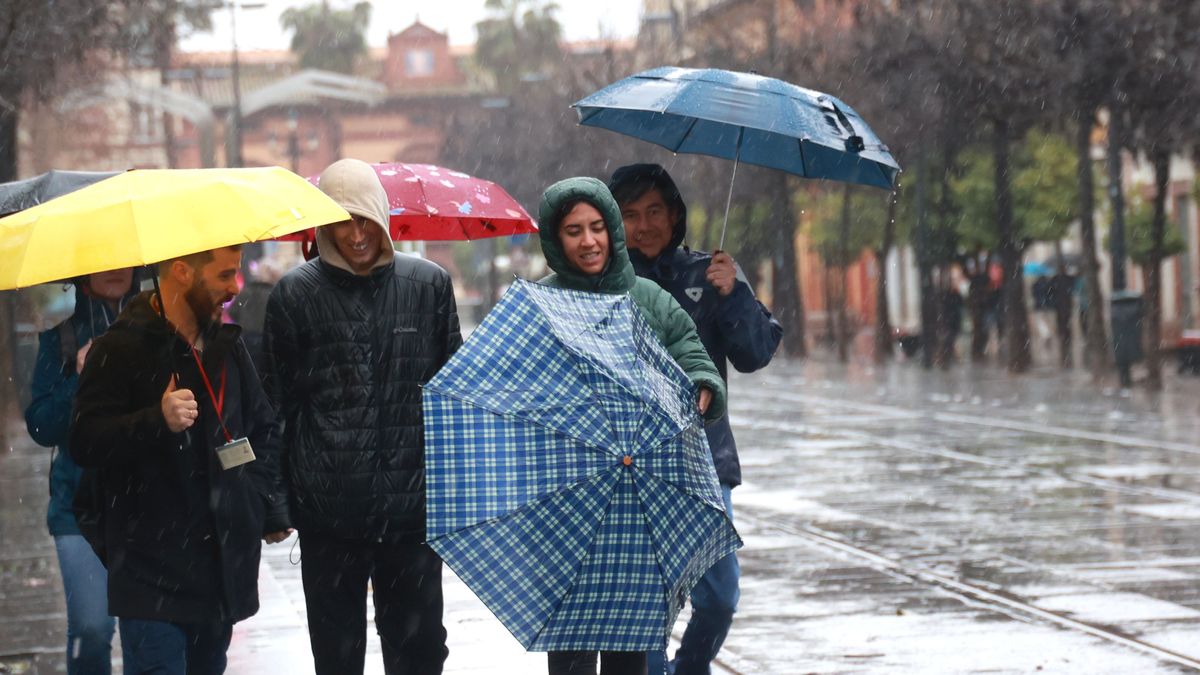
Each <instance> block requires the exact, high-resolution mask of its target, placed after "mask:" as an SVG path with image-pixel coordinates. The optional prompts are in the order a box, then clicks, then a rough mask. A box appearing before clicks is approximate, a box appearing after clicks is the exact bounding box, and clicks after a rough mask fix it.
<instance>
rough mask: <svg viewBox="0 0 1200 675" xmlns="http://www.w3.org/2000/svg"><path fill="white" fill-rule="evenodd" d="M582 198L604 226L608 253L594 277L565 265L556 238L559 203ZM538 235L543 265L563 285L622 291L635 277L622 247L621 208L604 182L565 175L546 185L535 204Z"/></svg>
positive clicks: (626, 290)
mask: <svg viewBox="0 0 1200 675" xmlns="http://www.w3.org/2000/svg"><path fill="white" fill-rule="evenodd" d="M577 199H583V200H586V201H587V202H589V203H591V204H592V205H593V206H595V207H596V209H597V210H599V211H600V215H601V216H603V217H604V224H605V225H606V226H608V242H609V247H610V251H609V255H608V263H607V265H606V266H605V267H604V271H603V272H601V273H600V274H599V275H597V276H588V275H586V274H583V273H582V272H580V271H579V270H577V269H575V268H573V267H571V266H570V265H569V264H567V258H566V255H565V254H564V253H563V250H562V245H561V244H560V243H559V241H558V224H559V223H558V221H559V209H560V207H562V205H564V204H566V203H569V202H572V201H575V200H577ZM538 224H539V230H538V236H539V237H540V238H541V242H542V254H543V255H544V256H546V264H548V265H549V266H550V269H552V270H554V271H555V272H556V273H557V274H558V279H559V281H560V282H561V283H562V285H563V286H564V287H566V288H573V289H575V290H580V291H592V292H600V293H625V292H628V291H629V289H631V288H633V284H634V282H635V281H636V280H637V276H636V275H635V274H634V272H633V265H632V264H631V263H630V261H629V252H628V251H626V249H625V226H624V224H623V223H622V222H621V209H619V208H617V202H616V200H614V199H613V197H612V193H611V192H609V191H608V188H607V187H605V185H604V183H602V182H600V181H599V180H597V179H595V178H588V177H578V178H567V179H566V180H560V181H559V182H557V183H555V184H554V185H551V186H550V187H548V188H546V191H545V192H543V193H542V201H541V203H540V204H538Z"/></svg>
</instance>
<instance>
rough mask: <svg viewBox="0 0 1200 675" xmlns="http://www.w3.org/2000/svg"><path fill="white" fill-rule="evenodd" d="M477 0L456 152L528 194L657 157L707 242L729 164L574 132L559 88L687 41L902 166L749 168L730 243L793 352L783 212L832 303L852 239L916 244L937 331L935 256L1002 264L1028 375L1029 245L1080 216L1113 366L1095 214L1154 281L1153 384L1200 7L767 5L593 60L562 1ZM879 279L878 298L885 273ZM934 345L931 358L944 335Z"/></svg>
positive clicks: (792, 294) (1016, 357) (589, 86)
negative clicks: (831, 111) (821, 105)
mask: <svg viewBox="0 0 1200 675" xmlns="http://www.w3.org/2000/svg"><path fill="white" fill-rule="evenodd" d="M487 5H488V7H489V9H490V10H491V14H490V17H489V18H488V19H487V20H486V21H484V22H483V23H481V24H480V25H479V26H478V29H479V38H480V39H479V42H478V44H477V49H476V58H475V64H476V67H477V69H478V72H477V75H478V76H479V78H480V81H481V82H484V83H485V84H487V85H489V86H490V87H491V90H492V92H493V93H495V94H496V97H495V98H493V99H489V100H488V102H487V104H486V106H484V107H481V110H480V111H478V112H477V114H474V115H471V114H467V115H462V116H461V117H460V119H458V120H455V121H454V124H453V126H452V131H451V133H450V134H449V137H450V139H451V140H450V145H449V147H448V148H447V152H446V154H447V159H446V161H447V162H448V163H454V164H457V165H459V166H462V167H464V168H466V169H468V170H473V171H476V172H478V173H481V174H483V175H487V176H490V177H492V178H495V179H497V180H500V181H502V182H503V183H504V184H505V185H506V186H507V187H509V188H510V189H511V190H512V191H513V192H514V194H516V195H517V196H518V198H520V199H522V201H524V202H525V203H527V204H531V205H532V204H535V203H536V200H537V197H538V195H539V193H540V190H541V189H542V188H543V187H544V186H545V185H546V184H548V183H549V182H551V181H553V180H555V179H557V178H559V177H562V176H564V175H569V174H573V173H586V174H592V175H599V176H605V175H607V173H609V172H610V171H611V170H612V169H613V168H615V167H616V166H618V165H619V164H621V163H625V162H628V161H661V162H663V163H664V164H667V165H668V166H669V167H670V168H671V170H672V173H673V175H675V176H676V177H677V179H678V180H679V182H680V183H681V184H682V186H683V188H684V191H685V195H686V196H687V197H688V198H689V202H690V204H691V205H692V225H693V232H692V236H691V237H690V243H691V244H692V245H694V246H704V247H709V246H712V245H713V244H714V242H711V241H708V240H709V239H710V238H711V237H708V236H707V233H706V232H705V229H704V228H703V227H702V225H703V222H704V221H705V217H704V216H705V215H706V214H709V213H719V212H720V210H721V209H722V208H723V206H724V204H723V198H724V192H723V190H718V189H715V186H723V185H725V184H726V181H727V180H728V175H729V168H730V167H729V164H728V163H727V162H722V161H719V160H711V159H707V158H699V157H686V156H680V157H673V156H670V155H669V153H665V152H662V151H660V150H659V149H657V148H654V147H652V146H648V145H647V144H644V143H638V142H636V141H631V140H629V139H625V138H623V137H620V136H618V135H615V134H610V133H607V132H603V131H597V130H593V129H587V128H580V127H577V126H576V125H575V116H574V113H573V112H572V111H571V110H570V109H569V108H568V107H567V105H566V103H567V102H569V101H573V100H577V99H578V98H580V97H582V96H584V95H586V94H587V93H589V92H591V91H593V90H595V89H596V88H599V87H602V86H604V85H606V84H608V83H610V82H612V81H614V80H616V79H619V78H620V77H623V76H625V75H628V74H631V73H632V72H636V71H637V70H639V69H641V68H644V67H649V66H653V65H659V64H662V63H679V62H680V59H679V55H680V54H681V53H684V54H687V58H686V60H685V62H684V63H683V65H692V66H712V67H722V68H730V69H736V70H745V71H750V70H753V71H757V72H760V73H763V74H769V75H773V76H777V77H780V78H782V79H786V80H789V81H792V82H796V83H798V84H802V85H805V86H810V87H813V88H816V89H820V90H823V91H829V92H832V93H834V94H836V95H838V96H839V97H840V98H842V99H843V100H846V101H847V102H849V103H850V104H852V105H853V106H854V107H855V108H856V109H857V110H858V111H859V112H860V113H861V114H862V115H863V117H864V118H865V119H867V120H868V121H869V122H870V123H871V124H872V127H873V128H874V129H875V130H876V132H877V133H878V134H879V135H880V137H882V138H884V139H885V140H887V141H888V142H889V144H890V145H891V149H892V151H893V153H894V154H895V155H896V156H897V158H898V159H899V160H900V162H901V164H902V165H903V166H904V167H905V168H906V173H905V174H904V176H903V177H902V180H901V184H900V186H899V190H898V193H896V194H890V195H889V194H883V193H880V192H879V191H873V190H871V189H867V188H844V187H842V186H829V185H819V184H812V183H810V182H804V181H800V180H798V179H795V178H792V177H789V176H786V175H785V174H782V173H780V172H775V171H769V170H759V169H754V168H746V169H743V171H742V172H740V173H739V180H738V184H737V186H736V192H735V204H738V205H740V206H735V213H734V218H732V219H731V221H732V222H731V236H730V238H731V240H732V241H734V242H736V246H737V250H736V252H735V253H736V254H737V257H738V259H739V260H740V261H741V262H742V264H743V267H744V268H746V270H747V271H748V272H749V273H750V274H751V275H752V276H756V275H757V273H758V271H759V270H760V269H761V268H767V269H770V270H771V278H772V279H773V281H774V283H773V289H772V290H773V300H774V310H775V313H776V315H777V316H778V317H779V318H780V320H781V322H783V323H784V325H785V330H786V334H787V336H788V339H787V341H786V346H787V347H788V349H789V351H790V352H791V353H792V354H795V355H800V356H803V355H804V352H805V348H806V340H805V339H804V329H805V319H804V315H805V312H804V307H803V304H802V302H801V289H800V288H799V286H798V282H797V280H798V279H799V278H800V277H799V275H798V274H797V273H796V264H797V263H796V251H795V249H794V237H793V236H792V235H794V232H795V230H794V228H793V227H792V224H793V223H799V222H802V221H803V222H808V223H810V226H811V227H812V230H811V231H810V234H811V235H812V240H813V242H814V244H815V245H816V247H817V250H818V252H819V253H821V255H822V257H823V259H824V260H825V261H826V263H827V265H828V266H829V267H832V268H834V270H835V272H834V273H833V274H832V275H831V277H832V278H831V279H830V284H828V286H829V287H830V288H831V289H833V293H834V295H835V297H833V298H830V300H831V302H830V303H829V304H830V306H832V307H842V308H844V306H845V302H844V301H843V299H842V298H838V297H836V296H837V294H838V293H840V292H841V291H842V289H844V285H845V284H844V278H845V275H844V270H845V268H846V267H847V266H848V265H849V264H851V263H852V262H853V261H855V260H857V259H858V258H859V256H860V255H861V253H862V251H863V250H870V251H872V252H873V253H874V255H875V256H876V258H877V262H878V263H879V268H880V269H883V268H884V265H883V263H884V261H885V260H886V258H887V256H888V254H889V252H890V250H891V249H892V248H893V247H895V246H896V245H898V244H903V243H909V244H912V245H913V246H914V249H915V251H916V253H917V260H918V268H919V274H920V278H921V284H920V285H921V289H922V295H923V300H922V302H921V307H922V312H921V314H922V320H921V323H922V331H921V332H922V333H923V334H924V335H927V336H929V335H934V334H936V333H937V332H938V324H939V304H938V303H937V302H936V301H935V300H936V297H937V293H938V292H939V288H938V284H937V283H936V280H937V279H938V278H939V277H944V276H945V274H944V272H945V270H946V269H947V268H948V267H949V266H952V265H964V266H967V265H969V264H970V263H968V262H967V261H971V263H973V265H971V266H973V267H974V273H976V274H979V273H983V272H986V268H987V263H988V262H990V261H999V263H1000V264H1001V266H1002V267H1003V270H1004V274H1003V278H1004V282H1003V304H1004V306H1005V308H1006V311H1005V312H1004V313H1003V316H1004V321H1005V324H1006V325H1005V330H1004V331H1003V334H1004V339H1005V341H1006V345H1005V348H1004V349H1003V350H1002V351H1003V353H1004V354H1005V355H1006V359H1007V364H1006V365H1007V367H1008V368H1009V369H1010V370H1011V371H1013V372H1022V371H1024V370H1026V369H1028V368H1029V367H1030V365H1031V363H1032V357H1031V349H1030V335H1029V320H1028V317H1027V316H1026V313H1025V307H1026V298H1025V290H1024V289H1025V282H1024V280H1023V278H1022V276H1023V274H1022V266H1023V265H1022V263H1023V257H1024V252H1025V250H1026V249H1027V247H1028V246H1029V245H1030V244H1031V243H1032V242H1035V241H1051V242H1054V241H1059V240H1061V239H1063V238H1064V237H1066V236H1067V233H1068V230H1069V228H1070V227H1071V225H1072V224H1074V223H1076V222H1078V223H1079V227H1080V231H1081V239H1082V251H1083V255H1082V270H1081V272H1082V276H1083V277H1084V279H1085V288H1086V291H1085V293H1086V299H1085V300H1084V302H1086V304H1087V305H1088V306H1089V308H1095V311H1089V312H1088V313H1087V314H1086V317H1087V325H1085V326H1084V331H1085V334H1086V339H1085V344H1086V345H1087V349H1088V350H1089V354H1088V357H1087V359H1086V361H1087V363H1089V364H1091V366H1092V367H1093V368H1095V369H1097V371H1099V370H1101V369H1103V368H1104V367H1105V365H1106V364H1107V363H1108V362H1109V361H1110V360H1111V357H1110V356H1109V355H1108V349H1107V347H1106V345H1107V339H1106V337H1105V336H1106V329H1105V325H1106V322H1105V311H1104V299H1103V298H1102V297H1101V291H1100V288H1101V285H1100V283H1099V275H1100V266H1099V263H1098V260H1097V253H1096V252H1097V249H1098V247H1099V246H1100V245H1102V244H1104V243H1108V242H1103V241H1101V240H1100V238H1099V237H1097V235H1096V231H1097V226H1096V223H1095V216H1094V214H1096V213H1097V212H1098V211H1103V212H1106V213H1107V214H1108V215H1109V217H1110V218H1111V221H1112V222H1111V227H1110V229H1111V230H1112V231H1113V233H1114V234H1113V238H1114V239H1117V240H1118V241H1115V242H1111V243H1113V244H1114V245H1120V246H1125V248H1127V249H1128V248H1131V247H1129V246H1127V244H1129V243H1133V242H1137V243H1138V246H1137V247H1135V248H1134V249H1133V250H1134V251H1135V252H1136V253H1139V254H1140V255H1138V256H1137V257H1136V258H1135V259H1136V261H1137V262H1139V263H1140V264H1142V265H1143V267H1144V270H1145V277H1146V306H1147V308H1148V315H1147V321H1146V326H1147V333H1148V335H1147V343H1148V345H1149V355H1148V365H1149V372H1150V384H1151V386H1159V383H1160V382H1161V380H1160V375H1159V373H1160V365H1159V356H1158V351H1157V346H1158V343H1159V339H1160V335H1159V325H1160V323H1161V321H1160V312H1159V308H1160V307H1161V300H1160V297H1159V295H1160V294H1161V290H1160V289H1161V283H1160V281H1159V268H1160V267H1161V261H1162V259H1163V258H1164V257H1165V256H1167V255H1170V254H1171V253H1173V252H1175V251H1177V246H1178V242H1177V241H1173V240H1172V239H1171V238H1170V237H1169V236H1168V235H1169V228H1167V227H1166V223H1165V213H1166V211H1165V196H1166V189H1165V185H1166V181H1167V180H1168V171H1169V162H1168V159H1169V157H1170V153H1171V150H1172V148H1174V149H1175V150H1179V149H1186V148H1187V147H1189V145H1188V144H1189V143H1190V142H1191V141H1190V139H1191V138H1193V137H1194V134H1192V133H1191V131H1190V130H1191V128H1192V127H1193V126H1194V122H1193V120H1192V119H1190V117H1189V115H1188V112H1189V111H1194V110H1197V108H1196V106H1195V102H1196V89H1197V87H1196V83H1195V82H1194V81H1193V80H1194V79H1195V76H1194V75H1193V74H1192V73H1194V72H1196V71H1195V70H1194V69H1193V68H1192V65H1193V64H1194V62H1195V58H1196V57H1197V55H1198V54H1200V49H1198V47H1200V45H1197V44H1196V41H1197V40H1198V39H1200V37H1197V36H1200V31H1197V30H1195V29H1196V28H1200V26H1198V25H1197V21H1198V20H1200V16H1197V8H1194V7H1192V6H1191V5H1192V3H1173V2H1166V1H1161V2H1155V1H1151V2H1141V1H1139V0H896V1H895V2H891V3H879V2H870V1H864V0H857V1H856V0H842V1H841V2H826V3H796V2H786V1H784V0H757V1H755V2H748V3H736V5H737V6H736V7H732V8H730V9H722V8H721V7H720V6H718V8H717V9H714V10H710V11H709V12H708V13H707V15H702V16H695V17H691V18H692V20H691V21H687V22H682V23H683V24H684V25H686V26H687V27H686V29H685V30H684V31H683V32H682V33H679V34H677V36H676V38H677V39H676V41H675V42H673V43H666V44H663V43H658V44H650V43H645V42H643V43H641V44H639V49H638V51H636V52H633V53H629V52H608V53H606V54H599V55H592V56H587V57H580V56H578V55H576V56H570V55H567V54H564V53H563V52H562V51H561V46H560V41H559V39H558V38H559V36H560V34H561V30H560V27H559V26H558V23H557V21H556V18H555V9H556V8H555V6H554V5H553V4H547V3H544V2H538V1H536V0H488V2H487ZM1185 5H1186V6H1185ZM721 12H724V14H721ZM1105 122H1106V123H1107V124H1102V123H1105ZM1098 127H1101V128H1103V127H1107V130H1108V136H1109V139H1110V141H1111V142H1110V143H1108V147H1109V150H1110V157H1111V158H1112V161H1110V162H1109V166H1110V168H1111V170H1110V172H1109V175H1108V177H1107V178H1106V179H1105V180H1103V181H1097V180H1096V176H1095V171H1094V169H1095V167H1094V163H1093V161H1092V159H1091V154H1090V153H1091V151H1092V146H1093V134H1094V132H1095V130H1096V129H1097V128H1098ZM1129 152H1143V153H1146V155H1147V156H1149V157H1151V159H1152V160H1153V165H1154V167H1155V169H1156V184H1157V185H1156V188H1155V190H1154V191H1153V198H1152V199H1151V201H1150V204H1149V206H1148V208H1147V209H1143V210H1137V211H1135V212H1134V213H1133V215H1135V216H1137V217H1136V218H1133V219H1132V220H1130V218H1129V217H1127V215H1126V214H1127V212H1129V210H1130V209H1129V205H1128V204H1127V203H1126V202H1127V199H1126V197H1125V195H1124V194H1123V193H1122V191H1121V190H1120V186H1121V185H1122V183H1123V181H1122V177H1121V176H1120V173H1119V172H1120V171H1121V167H1122V164H1121V162H1120V161H1119V160H1120V158H1121V156H1122V154H1121V153H1129ZM1101 183H1107V184H1108V185H1110V186H1114V188H1115V189H1112V190H1110V191H1109V199H1108V200H1104V199H1103V198H1100V199H1098V197H1097V185H1098V184H1101ZM1100 205H1106V206H1107V209H1103V210H1102V209H1099V208H1098V206H1100ZM802 211H803V212H804V213H803V214H802ZM801 215H803V218H801V217H800V216H801ZM1126 221H1129V222H1126ZM1140 223H1145V225H1146V227H1142V228H1138V229H1136V230H1134V231H1130V232H1129V234H1136V235H1138V236H1136V237H1133V238H1132V241H1129V242H1125V243H1124V244H1123V243H1122V240H1125V239H1130V237H1129V236H1128V235H1126V234H1125V233H1126V231H1127V230H1129V228H1130V227H1131V226H1132V225H1137V224H1140ZM697 226H700V227H697ZM760 263H761V264H760ZM1114 267H1115V268H1116V269H1114V279H1113V281H1114V287H1116V288H1122V287H1123V286H1124V279H1125V271H1124V264H1123V261H1119V262H1118V264H1115V265H1114ZM879 283H880V288H879V289H878V290H879V292H878V296H879V298H880V299H882V298H884V297H886V294H885V290H886V289H885V288H883V284H884V283H886V277H884V276H883V275H880V279H879ZM877 304H878V306H879V311H880V314H879V316H878V317H877V318H876V337H877V345H876V353H877V354H878V356H879V357H880V358H886V356H887V355H889V354H890V353H891V347H892V343H891V334H892V331H891V326H890V322H889V321H888V317H887V314H886V311H887V306H886V302H882V301H881V302H879V303H877ZM831 322H832V323H833V324H834V326H833V331H834V332H835V333H836V334H840V335H847V334H848V333H849V331H848V330H847V329H846V327H845V326H846V319H845V317H844V316H841V315H840V314H835V315H834V316H833V317H832V321H831ZM976 323H980V322H976ZM840 342H842V343H844V340H843V341H840ZM976 342H978V341H976ZM925 343H926V345H927V347H928V350H927V351H926V354H925V360H926V362H927V363H929V362H932V360H933V358H934V356H935V355H934V351H933V350H934V349H935V348H936V347H935V346H936V343H935V341H934V340H926V341H925ZM841 350H842V353H845V346H844V344H843V346H842V347H841Z"/></svg>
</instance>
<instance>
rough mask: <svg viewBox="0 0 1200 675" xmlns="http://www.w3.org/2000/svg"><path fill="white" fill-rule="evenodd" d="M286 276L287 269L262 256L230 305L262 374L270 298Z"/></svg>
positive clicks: (243, 340) (251, 264)
mask: <svg viewBox="0 0 1200 675" xmlns="http://www.w3.org/2000/svg"><path fill="white" fill-rule="evenodd" d="M282 276H283V270H282V269H281V268H280V266H279V263H277V262H275V261H274V260H271V259H269V258H260V259H258V260H256V261H254V262H252V263H250V280H249V281H247V282H246V285H245V286H243V287H242V290H241V292H240V293H238V296H237V298H236V299H234V301H233V304H232V305H231V306H230V307H229V315H230V317H231V318H232V319H233V320H234V321H236V322H237V324H238V325H239V326H241V327H242V342H244V343H245V344H246V351H248V352H250V360H251V361H253V362H254V367H255V368H257V369H258V372H259V373H262V372H263V358H262V343H263V323H264V322H265V321H266V314H267V298H269V297H270V295H271V289H273V288H275V284H276V283H278V282H279V278H280V277H282Z"/></svg>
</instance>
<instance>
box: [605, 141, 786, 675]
mask: <svg viewBox="0 0 1200 675" xmlns="http://www.w3.org/2000/svg"><path fill="white" fill-rule="evenodd" d="M609 187H610V188H611V189H612V193H613V196H614V197H615V198H616V200H617V202H618V204H620V207H621V217H622V218H623V219H624V222H625V228H626V230H627V231H628V235H629V236H628V247H629V257H630V259H631V260H632V263H633V267H634V270H635V271H636V273H637V275H638V276H640V277H644V278H646V279H648V280H650V281H652V282H654V283H655V284H657V285H659V286H660V287H662V288H663V289H664V290H666V291H667V292H668V293H670V294H671V296H672V297H673V298H674V299H675V301H676V302H678V303H679V305H680V306H681V307H682V308H683V310H684V311H685V312H687V314H688V316H689V317H691V319H692V320H693V321H694V322H695V324H696V331H697V333H698V334H699V336H700V340H701V342H702V343H703V344H704V348H705V350H707V352H708V355H709V356H710V357H711V358H712V360H713V362H714V364H715V365H716V367H717V370H718V372H719V373H720V374H721V379H722V381H723V382H724V381H725V380H726V378H727V373H728V364H729V363H732V364H733V367H734V368H736V369H737V370H738V371H740V372H743V373H750V372H754V371H756V370H759V369H761V368H764V367H766V365H767V364H768V363H770V362H771V358H772V357H773V356H774V354H775V350H776V348H777V347H778V346H779V341H780V339H781V338H782V337H783V328H782V327H781V326H780V324H779V322H778V321H776V320H775V319H774V318H772V317H771V313H770V312H769V311H767V309H766V308H765V307H763V305H762V303H760V302H759V301H758V299H757V298H755V297H754V289H752V288H751V287H750V284H749V283H748V282H747V281H746V276H745V274H743V273H742V270H741V268H739V267H738V265H737V263H736V262H735V261H734V259H733V258H732V257H731V256H730V255H729V254H728V253H725V252H724V251H716V252H714V253H712V254H709V253H704V252H700V251H692V250H691V249H689V248H688V247H686V246H684V245H683V240H684V238H685V237H686V235H687V205H686V204H685V203H684V201H683V197H682V196H681V195H680V194H679V188H678V187H677V186H676V185H675V181H674V180H672V179H671V176H670V174H668V173H667V171H666V169H664V168H663V167H662V166H659V165H658V164H631V165H628V166H623V167H621V168H619V169H617V170H616V171H614V172H613V175H612V177H611V179H610V180H609ZM705 431H706V432H707V435H708V444H709V448H710V449H711V451H712V456H713V464H714V466H715V468H716V471H717V478H718V480H719V481H720V483H721V492H722V495H723V496H724V499H725V511H726V513H727V514H729V517H730V518H733V496H732V495H733V488H735V487H737V486H738V485H740V484H741V482H742V468H741V464H740V462H739V461H738V452H737V445H736V444H735V442H734V438H733V430H732V429H731V428H730V426H729V418H727V417H724V416H722V417H720V418H719V419H718V420H716V421H715V422H713V423H712V424H710V425H708V426H707V427H706V428H705ZM740 576H741V571H740V568H739V566H738V561H737V556H736V555H735V554H732V553H731V554H730V555H728V556H727V557H725V558H724V559H722V560H721V561H719V562H718V563H717V564H716V565H714V566H713V567H712V568H711V569H710V570H708V572H707V573H705V575H704V576H703V577H702V578H701V579H700V582H699V583H698V584H697V585H696V587H695V589H693V591H692V596H691V600H692V618H691V621H690V622H689V623H688V627H687V630H686V631H685V632H684V634H683V640H682V642H681V644H680V647H679V650H678V651H677V652H676V653H675V658H674V660H673V661H672V663H671V665H670V666H669V668H670V672H674V673H680V674H683V673H707V672H709V663H710V662H711V661H712V660H713V659H714V658H716V655H717V653H718V652H719V651H720V650H721V645H722V644H723V643H724V642H725V636H726V635H727V634H728V633H729V628H730V626H731V625H732V623H733V614H734V612H735V611H737V603H738V599H739V597H740V591H739V588H738V582H739V577H740ZM665 656H666V655H665V653H663V652H655V653H652V654H651V655H650V657H649V659H650V661H649V664H650V673H651V675H659V674H660V673H662V672H663V671H664V668H668V666H667V665H666V664H665V663H664V662H665Z"/></svg>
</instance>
